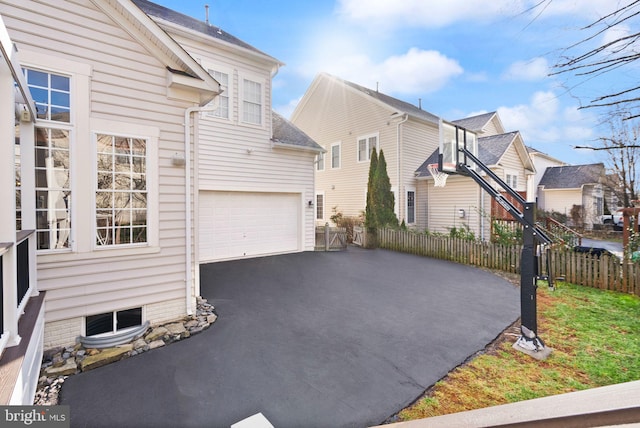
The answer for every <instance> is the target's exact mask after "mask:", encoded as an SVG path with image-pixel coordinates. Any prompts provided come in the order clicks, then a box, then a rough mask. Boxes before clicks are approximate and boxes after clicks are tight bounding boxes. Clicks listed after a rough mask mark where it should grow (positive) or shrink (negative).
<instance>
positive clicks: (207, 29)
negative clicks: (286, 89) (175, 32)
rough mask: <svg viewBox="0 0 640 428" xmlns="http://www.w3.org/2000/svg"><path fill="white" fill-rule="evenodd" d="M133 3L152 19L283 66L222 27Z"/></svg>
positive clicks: (139, 1)
mask: <svg viewBox="0 0 640 428" xmlns="http://www.w3.org/2000/svg"><path fill="white" fill-rule="evenodd" d="M131 1H132V2H133V3H134V4H135V5H136V6H138V7H139V8H140V9H141V10H142V11H143V12H144V13H146V14H147V15H149V16H151V17H155V18H159V19H162V20H164V21H168V22H172V23H174V24H177V25H179V26H181V27H184V28H187V29H190V30H193V31H196V32H198V33H201V34H205V35H207V36H209V37H213V38H214V39H217V40H220V41H223V42H225V43H228V44H231V45H234V46H236V47H240V48H242V49H245V50H247V51H249V52H252V53H254V54H258V55H259V56H262V57H264V58H266V59H268V60H270V61H273V62H276V63H278V64H280V65H283V64H282V63H281V62H280V61H278V60H277V59H275V58H274V57H272V56H270V55H267V54H266V53H264V52H262V51H261V50H259V49H256V48H255V47H253V46H251V45H250V44H248V43H246V42H243V41H242V40H240V39H238V38H237V37H235V36H233V35H231V34H229V33H227V32H226V31H223V30H222V29H221V28H220V27H216V26H215V25H211V24H207V23H206V22H204V21H200V20H198V19H195V18H193V17H191V16H188V15H184V14H182V13H179V12H176V11H174V10H171V9H169V8H166V7H164V6H160V5H159V4H155V3H152V2H150V1H148V0H131Z"/></svg>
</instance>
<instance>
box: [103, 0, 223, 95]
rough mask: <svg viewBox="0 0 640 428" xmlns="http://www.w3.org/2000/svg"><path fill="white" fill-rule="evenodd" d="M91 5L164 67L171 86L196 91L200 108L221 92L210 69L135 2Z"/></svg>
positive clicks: (115, 0)
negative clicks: (200, 62)
mask: <svg viewBox="0 0 640 428" xmlns="http://www.w3.org/2000/svg"><path fill="white" fill-rule="evenodd" d="M91 2H92V3H93V4H94V5H96V6H97V7H98V8H99V9H100V10H101V11H102V12H104V13H105V14H106V15H107V16H108V17H110V18H111V19H112V20H113V21H114V22H116V23H117V24H118V25H120V26H121V27H122V28H123V29H124V30H125V31H127V32H128V33H129V35H130V36H131V37H133V38H134V39H135V40H136V41H137V42H138V43H140V44H141V45H142V46H144V47H146V48H147V50H148V51H149V52H150V53H151V54H152V55H154V56H155V57H156V58H157V59H158V60H159V61H160V62H161V63H162V64H164V65H165V67H166V69H167V81H168V86H169V87H171V88H174V87H175V88H182V89H185V88H186V89H188V90H196V91H197V92H198V93H199V95H200V105H205V104H207V103H208V102H210V101H211V100H212V99H213V98H214V97H215V96H216V95H218V94H219V93H220V84H219V83H218V82H217V81H216V80H215V79H214V78H213V77H211V75H210V74H209V73H208V72H207V70H205V69H204V68H202V66H201V65H200V64H198V62H197V61H196V60H195V59H194V58H193V57H192V56H191V55H189V54H188V53H187V52H186V51H185V50H184V48H183V47H182V46H181V45H180V44H179V43H178V42H176V41H175V40H174V39H173V38H172V37H171V36H169V35H168V34H167V33H166V32H165V31H164V30H163V29H162V28H160V26H159V25H158V24H157V23H156V22H155V21H154V20H153V19H152V18H151V17H150V16H149V15H148V14H147V13H146V12H144V11H143V10H142V9H141V8H140V6H138V5H137V4H136V3H134V2H133V1H132V0H91ZM146 3H148V2H146Z"/></svg>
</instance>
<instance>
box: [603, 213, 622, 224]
mask: <svg viewBox="0 0 640 428" xmlns="http://www.w3.org/2000/svg"><path fill="white" fill-rule="evenodd" d="M600 220H601V222H602V224H613V225H614V226H618V227H622V225H623V224H624V220H623V218H622V210H617V211H616V212H614V213H612V214H605V215H602V216H600Z"/></svg>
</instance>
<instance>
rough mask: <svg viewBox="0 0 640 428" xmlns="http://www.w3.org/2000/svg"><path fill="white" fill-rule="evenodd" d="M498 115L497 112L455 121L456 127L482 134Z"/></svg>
mask: <svg viewBox="0 0 640 428" xmlns="http://www.w3.org/2000/svg"><path fill="white" fill-rule="evenodd" d="M496 115H497V113H496V112H495V111H492V112H490V113H484V114H479V115H477V116H471V117H466V118H464V119H458V120H454V121H453V122H451V123H453V124H454V125H458V126H461V127H463V128H464V129H468V130H469V131H473V132H481V131H482V130H483V129H484V127H485V126H487V123H489V122H491V120H493V118H494V117H495V116H496Z"/></svg>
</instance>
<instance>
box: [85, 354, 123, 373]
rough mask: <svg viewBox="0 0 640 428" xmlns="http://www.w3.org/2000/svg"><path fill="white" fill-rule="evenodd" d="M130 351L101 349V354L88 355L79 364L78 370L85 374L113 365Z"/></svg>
mask: <svg viewBox="0 0 640 428" xmlns="http://www.w3.org/2000/svg"><path fill="white" fill-rule="evenodd" d="M130 350H131V349H127V348H106V349H103V350H102V352H100V353H98V354H95V355H90V356H88V357H87V358H85V359H84V360H82V362H81V363H80V370H82V371H83V372H86V371H88V370H93V369H96V368H98V367H102V366H104V365H107V364H109V363H113V362H114V361H118V360H119V359H120V358H122V356H123V355H125V354H126V353H127V352H129V351H130Z"/></svg>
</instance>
